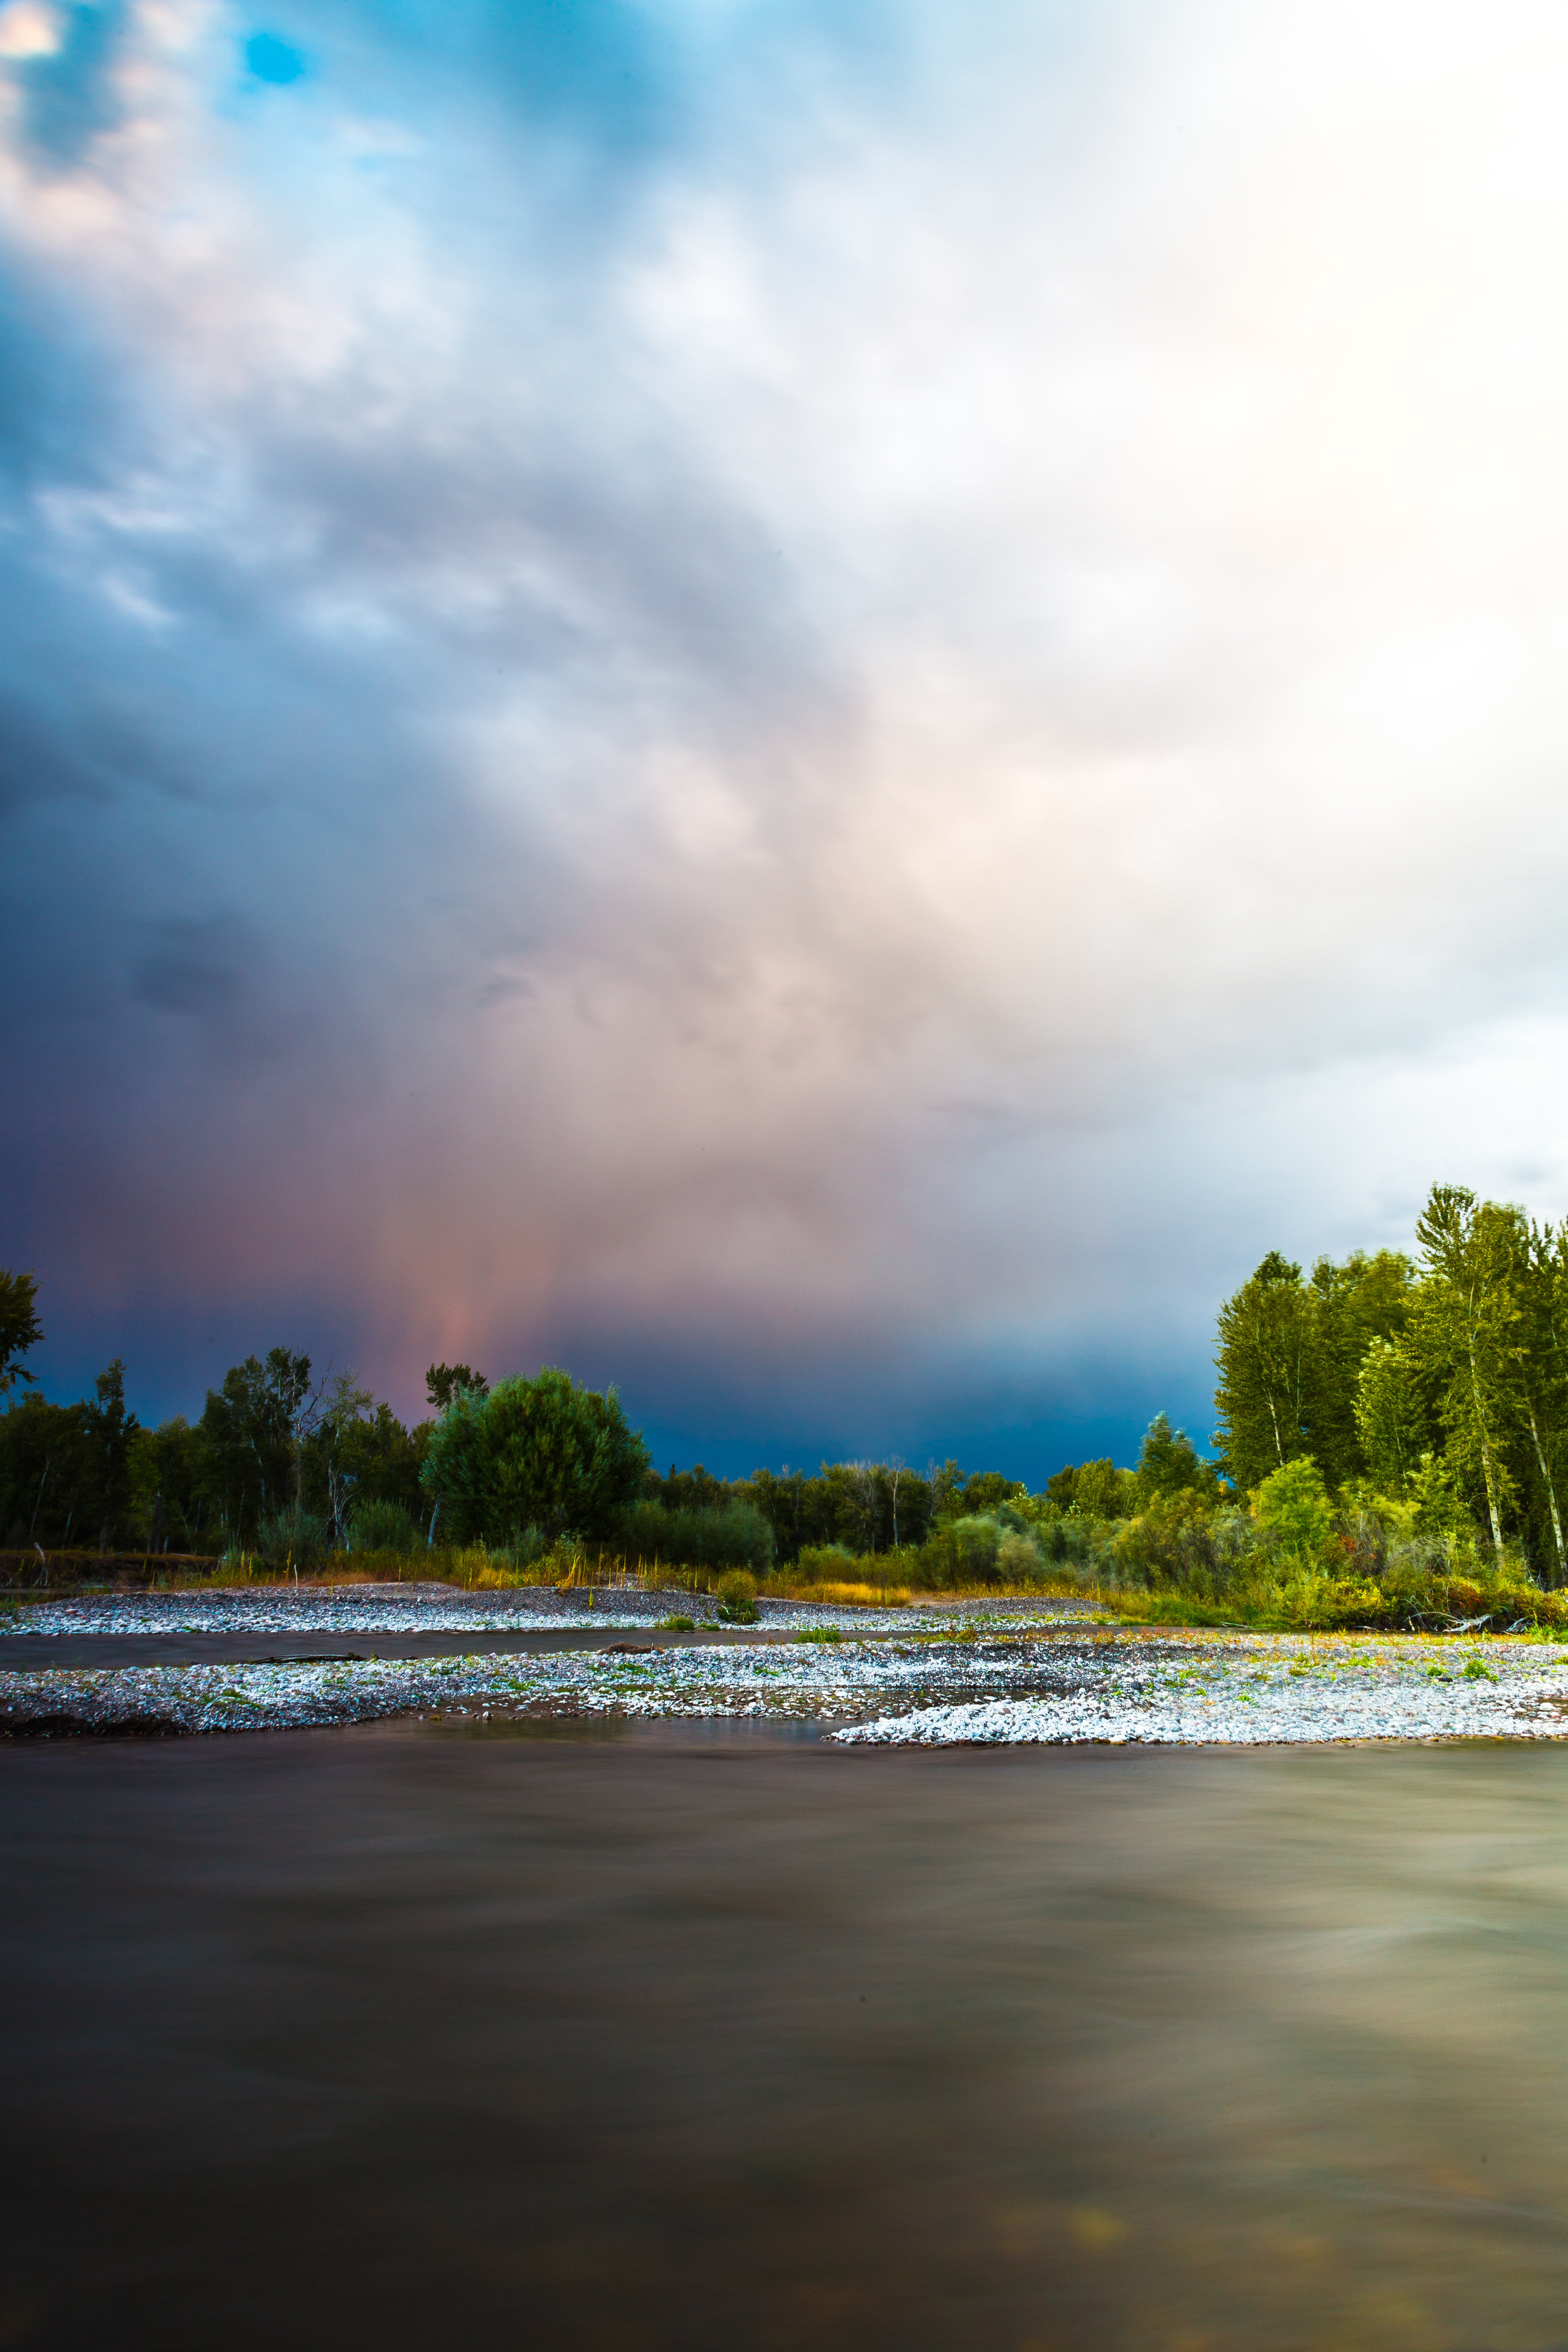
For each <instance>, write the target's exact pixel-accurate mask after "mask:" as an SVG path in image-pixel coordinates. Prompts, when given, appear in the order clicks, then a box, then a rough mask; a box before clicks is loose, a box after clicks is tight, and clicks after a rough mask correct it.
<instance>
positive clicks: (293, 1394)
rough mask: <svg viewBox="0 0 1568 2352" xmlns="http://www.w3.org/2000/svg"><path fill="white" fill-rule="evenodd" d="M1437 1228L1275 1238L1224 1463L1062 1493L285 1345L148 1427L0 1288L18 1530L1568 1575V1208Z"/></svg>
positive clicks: (1256, 1298)
mask: <svg viewBox="0 0 1568 2352" xmlns="http://www.w3.org/2000/svg"><path fill="white" fill-rule="evenodd" d="M1414 1238H1415V1248H1414V1251H1413V1252H1412V1253H1411V1254H1409V1255H1406V1254H1405V1253H1403V1252H1399V1251H1393V1250H1380V1251H1378V1252H1376V1253H1375V1254H1373V1255H1368V1254H1366V1253H1364V1252H1362V1251H1356V1252H1352V1254H1351V1255H1349V1256H1348V1257H1346V1258H1345V1259H1343V1260H1342V1261H1340V1262H1336V1261H1335V1260H1333V1259H1332V1258H1330V1257H1327V1256H1323V1257H1320V1258H1319V1259H1318V1260H1317V1261H1316V1262H1315V1264H1314V1265H1312V1267H1311V1270H1310V1273H1307V1274H1303V1272H1302V1269H1301V1267H1300V1265H1298V1264H1296V1263H1295V1262H1293V1261H1292V1260H1290V1259H1288V1258H1286V1257H1285V1256H1283V1255H1281V1254H1280V1253H1279V1252H1278V1251H1271V1252H1270V1253H1269V1254H1268V1256H1266V1257H1265V1258H1264V1259H1263V1261H1262V1263H1261V1264H1260V1265H1258V1268H1257V1269H1256V1271H1255V1272H1254V1273H1253V1274H1251V1275H1249V1276H1247V1280H1246V1281H1245V1282H1244V1283H1242V1285H1241V1286H1240V1287H1239V1288H1238V1289H1237V1291H1236V1292H1235V1294H1234V1295H1233V1296H1232V1297H1229V1298H1227V1299H1226V1300H1225V1301H1224V1302H1223V1303H1222V1305H1221V1307H1220V1309H1219V1315H1218V1325H1217V1347H1216V1352H1215V1366H1216V1370H1217V1373H1218V1384H1217V1387H1216V1390H1215V1409H1216V1414H1217V1420H1218V1426H1217V1428H1216V1431H1215V1439H1214V1445H1215V1451H1214V1454H1212V1456H1209V1457H1205V1456H1204V1455H1202V1454H1199V1453H1198V1451H1197V1449H1196V1448H1195V1446H1194V1444H1193V1443H1192V1441H1191V1440H1190V1439H1189V1438H1188V1437H1187V1436H1186V1434H1185V1433H1184V1432H1182V1431H1180V1430H1177V1429H1173V1427H1172V1425H1171V1423H1170V1422H1169V1420H1168V1418H1167V1417H1166V1416H1165V1415H1164V1414H1163V1413H1162V1414H1159V1415H1158V1416H1157V1417H1156V1419H1155V1420H1154V1422H1153V1423H1152V1424H1151V1425H1150V1428H1149V1430H1148V1431H1147V1433H1145V1436H1144V1439H1143V1443H1142V1448H1141V1451H1140V1454H1139V1459H1138V1462H1137V1464H1136V1465H1131V1466H1119V1465H1116V1464H1115V1463H1114V1462H1113V1461H1111V1460H1110V1458H1109V1457H1105V1458H1102V1459H1099V1460H1095V1461H1089V1462H1081V1463H1078V1464H1071V1465H1066V1466H1064V1467H1063V1468H1062V1469H1061V1470H1059V1471H1058V1473H1057V1474H1056V1475H1055V1476H1054V1477H1051V1478H1049V1479H1047V1482H1046V1484H1045V1486H1044V1487H1043V1488H1042V1489H1041V1490H1040V1492H1039V1493H1037V1494H1031V1493H1030V1492H1029V1490H1028V1488H1027V1487H1026V1486H1025V1484H1024V1483H1023V1482H1022V1481H1019V1480H1016V1479H1009V1478H1007V1477H1005V1475H1002V1474H1001V1473H999V1472H995V1471H981V1472H977V1473H973V1474H966V1473H965V1472H964V1471H963V1469H962V1468H961V1467H960V1465H958V1463H957V1462H956V1461H953V1460H948V1461H945V1462H942V1463H936V1462H931V1463H928V1464H927V1465H925V1467H924V1469H923V1470H916V1469H913V1468H911V1467H910V1466H909V1465H906V1464H905V1463H903V1462H901V1461H900V1460H898V1459H896V1458H895V1459H891V1460H886V1461H853V1462H837V1463H824V1464H822V1465H820V1467H819V1468H818V1469H817V1470H816V1472H813V1473H807V1472H805V1471H804V1470H793V1471H792V1470H788V1469H785V1470H783V1471H778V1472H775V1471H772V1470H759V1471H757V1472H755V1473H753V1475H752V1476H751V1477H749V1478H741V1479H728V1480H727V1479H721V1478H719V1477H716V1476H714V1475H711V1474H710V1472H708V1471H707V1470H706V1469H704V1468H703V1467H702V1465H700V1464H699V1465H697V1466H696V1467H695V1468H694V1469H690V1470H679V1469H676V1468H675V1467H674V1466H673V1465H672V1466H671V1468H670V1469H669V1470H668V1473H667V1474H665V1475H660V1474H659V1473H658V1471H657V1470H656V1469H655V1467H654V1465H653V1464H652V1462H651V1460H650V1459H649V1456H648V1454H647V1447H646V1444H644V1441H643V1439H642V1437H641V1436H640V1435H639V1434H638V1433H637V1431H635V1430H634V1429H632V1428H631V1427H630V1425H629V1424H628V1423H627V1422H626V1415H625V1413H624V1411H623V1410H622V1407H621V1404H620V1401H619V1399H618V1398H617V1397H616V1393H615V1391H614V1390H610V1391H606V1392H605V1393H604V1394H602V1395H601V1394H599V1393H597V1392H595V1391H590V1390H586V1389H584V1387H583V1386H582V1384H581V1383H580V1382H578V1381H574V1380H572V1379H571V1378H570V1376H569V1375H568V1374H567V1373H565V1372H564V1371H560V1370H552V1369H549V1368H547V1369H545V1370H542V1371H541V1372H540V1373H538V1374H536V1375H534V1376H533V1377H532V1378H524V1377H522V1376H521V1375H520V1376H513V1377H510V1378H507V1379H502V1380H498V1381H495V1382H494V1383H493V1385H492V1383H491V1382H489V1381H488V1380H486V1379H485V1378H483V1377H482V1376H481V1375H480V1374H479V1372H478V1371H476V1370H475V1369H474V1368H473V1367H472V1366H470V1365H468V1364H447V1363H439V1364H431V1365H430V1366H429V1367H428V1369H427V1371H426V1397H427V1402H428V1404H429V1407H430V1411H429V1414H428V1416H427V1417H426V1418H423V1419H421V1420H419V1421H417V1422H416V1423H413V1424H412V1425H408V1426H405V1424H404V1423H402V1422H401V1421H400V1420H399V1419H398V1418H397V1416H396V1414H395V1413H394V1412H393V1411H392V1408H391V1406H390V1405H388V1404H386V1403H384V1402H378V1401H377V1400H376V1399H375V1398H374V1396H373V1395H372V1394H371V1393H370V1391H368V1390H366V1389H364V1388H363V1387H362V1386H361V1385H360V1384H359V1382H358V1381H356V1380H355V1379H354V1377H353V1375H352V1374H350V1373H345V1372H332V1371H329V1372H328V1373H326V1374H324V1375H318V1374H317V1373H315V1371H314V1370H313V1368H312V1365H311V1362H310V1358H309V1357H308V1356H306V1355H303V1354H300V1353H298V1352H295V1351H293V1350H290V1349H287V1348H282V1347H279V1348H273V1349H270V1350H269V1351H268V1353H267V1354H266V1355H265V1356H262V1357H258V1356H247V1358H246V1359H245V1360H244V1361H243V1362H242V1363H239V1364H236V1365H233V1366H231V1367H230V1368H229V1370H227V1371H226V1373H225V1375H224V1377H223V1380H222V1381H220V1382H219V1384H218V1385H217V1387H216V1388H214V1389H209V1390H208V1391H207V1393H206V1398H205V1404H204V1407H203V1410H202V1412H201V1413H200V1415H199V1417H198V1418H197V1419H196V1420H195V1421H194V1422H192V1421H187V1420H186V1418H185V1417H184V1415H175V1416H174V1418H172V1419H170V1420H167V1421H165V1422H163V1423H161V1424H160V1425H159V1426H157V1427H156V1428H144V1427H143V1426H142V1424H141V1423H140V1422H139V1421H138V1419H137V1417H136V1415H135V1413H134V1412H132V1411H131V1410H130V1409H129V1407H128V1405H127V1402H126V1394H125V1367H124V1365H123V1363H122V1362H121V1360H118V1359H116V1360H115V1361H114V1362H113V1363H111V1364H110V1365H109V1366H108V1367H107V1368H106V1369H105V1370H104V1371H102V1372H100V1374H99V1375H98V1377H97V1379H96V1381H94V1383H93V1388H92V1393H91V1394H90V1395H89V1396H86V1397H84V1398H82V1399H81V1400H79V1402H77V1403H74V1404H69V1405H56V1404H51V1403H49V1402H47V1401H46V1400H45V1399H44V1398H43V1397H42V1395H41V1394H40V1393H39V1392H38V1391H37V1386H36V1383H35V1382H34V1381H33V1380H32V1376H31V1375H30V1373H29V1372H28V1371H27V1370H26V1365H25V1363H24V1361H23V1359H24V1358H25V1357H26V1354H27V1353H28V1351H29V1350H30V1349H31V1348H32V1347H33V1346H35V1345H36V1344H37V1341H38V1339H40V1338H41V1337H42V1333H41V1330H40V1328H39V1325H38V1320H37V1299H36V1292H35V1288H34V1285H33V1281H32V1277H31V1276H27V1275H22V1274H16V1273H7V1272H5V1271H4V1270H0V1397H5V1398H6V1399H7V1402H6V1407H5V1411H4V1412H0V1537H3V1539H4V1541H5V1545H6V1546H7V1547H10V1548H15V1547H16V1546H18V1545H26V1544H37V1545H38V1546H39V1547H40V1548H42V1549H61V1548H66V1547H76V1548H80V1549H116V1548H133V1549H143V1550H151V1551H154V1552H164V1551H184V1552H191V1553H205V1554H208V1555H211V1554H214V1553H222V1552H225V1551H230V1550H233V1549H236V1548H240V1549H243V1548H245V1547H247V1546H249V1547H253V1548H256V1549H260V1550H262V1551H264V1552H268V1553H276V1554H279V1556H282V1557H285V1558H299V1557H300V1556H302V1555H303V1554H304V1553H306V1552H309V1551H312V1550H313V1551H315V1552H323V1551H324V1552H328V1553H331V1552H338V1551H353V1550H355V1549H358V1550H388V1551H399V1552H408V1551H411V1550H413V1549H416V1548H418V1547H421V1546H424V1547H430V1546H432V1545H473V1544H479V1545H484V1546H488V1547H491V1548H500V1549H506V1550H508V1551H509V1552H510V1554H511V1555H512V1556H513V1558H514V1559H516V1560H518V1561H519V1562H520V1563H521V1562H522V1561H523V1560H525V1559H528V1558H532V1557H538V1556H539V1555H540V1554H541V1553H542V1552H543V1551H544V1550H545V1549H548V1548H549V1547H550V1546H551V1545H552V1543H554V1542H556V1541H557V1540H558V1539H560V1538H563V1537H564V1536H571V1537H573V1538H577V1539H580V1540H583V1541H586V1542H590V1543H592V1542H598V1543H599V1544H601V1545H603V1546H605V1547H606V1548H609V1549H613V1550H616V1551H619V1552H621V1553H623V1554H625V1555H626V1556H627V1557H634V1558H640V1559H664V1560H666V1561H671V1562H675V1561H689V1562H692V1563H694V1564H699V1565H701V1566H704V1567H710V1568H712V1569H716V1570H722V1569H727V1568H733V1567H743V1568H748V1569H750V1570H752V1571H754V1572H756V1573H759V1574H761V1573H765V1572H767V1571H768V1570H770V1569H772V1568H774V1567H775V1566H776V1567H783V1568H787V1569H792V1570H804V1572H806V1573H808V1574H815V1575H819V1576H827V1575H831V1574H835V1573H837V1572H839V1570H840V1569H841V1567H842V1564H843V1563H844V1562H846V1561H851V1560H855V1561H860V1562H866V1561H880V1562H881V1563H883V1568H884V1572H887V1573H890V1572H892V1571H894V1570H895V1569H898V1570H900V1572H901V1571H903V1570H907V1571H908V1572H909V1573H910V1575H911V1576H912V1577H914V1578H915V1580H921V1577H927V1578H929V1577H942V1578H944V1579H945V1578H947V1577H949V1576H952V1577H957V1576H959V1575H960V1574H961V1573H962V1574H963V1575H970V1574H974V1575H978V1576H980V1578H981V1580H984V1576H986V1575H991V1576H994V1575H995V1574H998V1573H1004V1572H1010V1573H1013V1574H1015V1575H1017V1576H1020V1577H1023V1576H1025V1575H1027V1574H1032V1573H1036V1572H1037V1571H1039V1570H1041V1569H1042V1567H1043V1566H1048V1565H1049V1563H1051V1562H1053V1561H1055V1562H1058V1563H1059V1562H1061V1561H1064V1560H1066V1559H1068V1558H1069V1556H1070V1557H1071V1558H1075V1559H1076V1558H1078V1557H1079V1554H1080V1553H1081V1554H1082V1557H1083V1559H1085V1560H1087V1559H1089V1550H1086V1549H1085V1544H1086V1542H1087V1541H1088V1531H1090V1530H1098V1531H1100V1532H1099V1534H1098V1535H1096V1536H1095V1538H1094V1543H1095V1544H1097V1545H1098V1546H1099V1549H1098V1550H1097V1551H1096V1552H1095V1559H1097V1561H1098V1562H1099V1569H1097V1570H1096V1572H1097V1573H1098V1572H1100V1569H1103V1570H1105V1571H1106V1572H1107V1573H1113V1572H1119V1571H1120V1570H1121V1569H1125V1568H1127V1567H1128V1566H1129V1564H1130V1563H1131V1567H1132V1568H1133V1569H1134V1570H1136V1571H1137V1572H1138V1573H1140V1574H1148V1575H1150V1576H1156V1575H1158V1574H1159V1573H1162V1572H1163V1570H1161V1569H1160V1562H1161V1561H1162V1560H1163V1559H1164V1558H1165V1555H1166V1553H1167V1552H1168V1553H1169V1554H1170V1557H1171V1559H1172V1560H1173V1561H1177V1560H1178V1556H1179V1559H1180V1560H1186V1559H1188V1558H1189V1556H1193V1557H1197V1556H1200V1555H1201V1556H1202V1558H1203V1559H1208V1557H1209V1555H1210V1554H1211V1553H1214V1554H1215V1557H1216V1558H1217V1557H1218V1553H1217V1552H1216V1549H1215V1548H1216V1544H1218V1545H1219V1549H1220V1550H1224V1549H1225V1548H1226V1546H1228V1547H1229V1549H1230V1551H1231V1552H1233V1553H1234V1554H1235V1555H1236V1557H1237V1559H1242V1558H1243V1557H1244V1556H1245V1557H1246V1558H1247V1559H1251V1558H1252V1551H1253V1550H1255V1549H1256V1548H1257V1544H1258V1542H1263V1543H1264V1544H1265V1549H1267V1547H1268V1543H1270V1542H1272V1543H1274V1544H1275V1548H1276V1549H1278V1542H1277V1538H1278V1528H1279V1526H1280V1525H1284V1524H1285V1523H1286V1521H1288V1522H1289V1525H1290V1526H1291V1527H1296V1526H1297V1524H1298V1522H1300V1525H1302V1526H1305V1525H1306V1524H1307V1523H1308V1521H1309V1520H1310V1521H1311V1524H1312V1525H1314V1526H1316V1525H1318V1524H1319V1523H1320V1521H1321V1525H1322V1527H1323V1528H1325V1529H1329V1530H1331V1529H1332V1528H1333V1527H1334V1525H1336V1524H1337V1525H1338V1527H1339V1529H1340V1532H1339V1534H1338V1535H1332V1534H1328V1535H1325V1536H1324V1538H1323V1542H1324V1543H1325V1544H1328V1545H1329V1546H1330V1549H1332V1548H1333V1546H1334V1545H1338V1546H1339V1548H1340V1549H1342V1550H1346V1556H1347V1557H1349V1556H1350V1554H1351V1553H1353V1554H1354V1556H1355V1558H1356V1559H1357V1560H1358V1561H1359V1562H1360V1564H1361V1568H1362V1569H1364V1568H1365V1567H1366V1565H1367V1563H1368V1562H1369V1561H1370V1562H1372V1563H1373V1566H1374V1567H1375V1563H1376V1561H1377V1560H1380V1559H1386V1556H1387V1541H1388V1540H1389V1539H1393V1538H1397V1539H1398V1540H1400V1541H1403V1542H1416V1541H1419V1542H1421V1543H1426V1545H1427V1546H1428V1547H1430V1546H1431V1545H1433V1544H1436V1545H1438V1546H1441V1545H1444V1544H1447V1545H1448V1547H1449V1549H1452V1547H1453V1545H1454V1544H1455V1543H1458V1544H1459V1545H1460V1546H1461V1547H1463V1546H1464V1545H1466V1544H1468V1545H1470V1546H1471V1547H1472V1549H1473V1547H1474V1546H1475V1545H1477V1544H1479V1545H1480V1546H1481V1547H1482V1548H1483V1549H1485V1550H1486V1551H1487V1552H1488V1553H1489V1556H1490V1557H1491V1559H1493V1560H1494V1562H1500V1561H1501V1560H1502V1559H1503V1556H1504V1554H1505V1552H1506V1553H1508V1555H1509V1556H1510V1559H1517V1560H1518V1561H1519V1562H1520V1563H1521V1564H1522V1566H1523V1567H1524V1568H1525V1569H1526V1570H1528V1571H1529V1572H1530V1573H1531V1574H1532V1575H1534V1576H1535V1577H1536V1578H1537V1579H1538V1580H1539V1581H1541V1582H1543V1583H1545V1584H1548V1585H1556V1584H1559V1583H1563V1582H1564V1581H1565V1580H1568V1555H1565V1547H1564V1519H1565V1517H1568V1221H1565V1222H1564V1223H1563V1224H1561V1225H1557V1226H1553V1225H1551V1224H1540V1223H1535V1222H1533V1221H1532V1220H1531V1219H1530V1218H1529V1217H1527V1216H1526V1214H1525V1213H1524V1212H1523V1211H1522V1210H1521V1209H1519V1208H1516V1207H1512V1206H1509V1205H1507V1204H1501V1203H1499V1202H1489V1201H1482V1200H1479V1199H1478V1198H1477V1196H1476V1195H1475V1194H1474V1193H1473V1192H1469V1191H1468V1190H1467V1189H1465V1188H1464V1187H1462V1186H1458V1185H1445V1184H1439V1185H1436V1186H1434V1187H1433V1190H1432V1192H1431V1194H1430V1196H1429V1198H1428V1200H1427V1202H1426V1206H1425V1208H1424V1209H1423V1211H1422V1213H1421V1215H1420V1217H1419V1219H1418V1220H1417V1223H1416V1228H1415V1237H1414ZM1281 1512H1283V1513H1284V1514H1285V1518H1284V1519H1283V1520H1281V1519H1280V1517H1279V1515H1280V1513H1281ZM1303 1513H1305V1514H1306V1517H1302V1514H1303ZM1336 1514H1337V1521H1336V1516H1335V1515H1336ZM1292 1515H1293V1516H1292ZM1271 1528H1272V1529H1273V1533H1272V1534H1270V1529H1271ZM1119 1529H1120V1530H1121V1531H1122V1532H1121V1533H1118V1532H1117V1531H1118V1530H1119ZM1369 1530H1371V1532H1370V1533H1369ZM1216 1531H1218V1532H1217V1533H1216ZM1221 1536H1223V1538H1224V1540H1223V1543H1221V1542H1220V1537H1221ZM1112 1538H1114V1543H1113V1545H1112V1548H1111V1549H1107V1546H1108V1545H1110V1544H1111V1539H1112ZM1292 1541H1294V1538H1292ZM1249 1546H1251V1547H1252V1549H1248V1547H1249ZM1347 1548H1348V1549H1347ZM1090 1549H1093V1546H1090ZM1320 1550H1321V1546H1320ZM1292 1556H1294V1555H1292ZM1336 1556H1337V1555H1336ZM1327 1557H1328V1554H1327V1552H1322V1558H1323V1559H1327ZM1009 1562H1010V1563H1011V1565H1010V1569H1009V1567H1008V1563H1009ZM1210 1566H1211V1568H1212V1566H1213V1562H1212V1561H1211V1562H1210ZM1175 1572H1176V1570H1175V1569H1172V1570H1171V1573H1173V1574H1174V1573H1175ZM1182 1572H1183V1573H1185V1570H1182ZM1215 1572H1216V1573H1217V1571H1215ZM1358 1572H1360V1571H1359V1570H1358Z"/></svg>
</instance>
